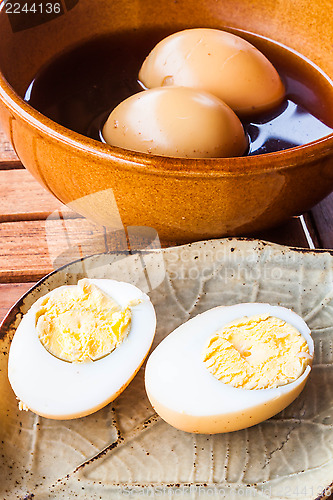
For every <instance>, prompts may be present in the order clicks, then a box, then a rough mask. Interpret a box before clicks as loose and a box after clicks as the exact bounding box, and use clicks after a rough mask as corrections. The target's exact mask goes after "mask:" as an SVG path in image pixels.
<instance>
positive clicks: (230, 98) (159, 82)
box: [139, 28, 285, 115]
mask: <svg viewBox="0 0 333 500" xmlns="http://www.w3.org/2000/svg"><path fill="white" fill-rule="evenodd" d="M139 79H140V81H141V82H142V83H143V85H144V86H145V87H147V88H153V87H160V86H164V85H166V86H167V85H182V86H184V87H192V88H195V89H198V90H205V91H207V92H210V93H211V94H213V95H215V96H217V97H219V98H220V99H222V100H223V101H224V102H226V103H227V104H228V105H229V106H230V107H231V108H232V109H233V110H234V111H235V112H236V113H237V114H241V115H248V114H252V113H258V112H261V111H266V110H269V109H270V108H273V107H274V106H276V105H277V104H279V103H280V102H281V101H282V100H283V98H284V95H285V89H284V85H283V83H282V81H281V79H280V76H279V74H278V72H277V71H276V69H275V68H274V66H273V65H272V64H271V62H270V61H269V60H268V59H267V58H266V57H265V56H264V55H263V54H262V53H261V52H260V51H259V50H258V49H257V48H256V47H254V46H253V45H252V44H250V43H249V42H247V41H246V40H244V39H243V38H241V37H239V36H236V35H233V34H232V33H228V32H226V31H222V30H217V29H210V28H193V29H187V30H183V31H179V32H178V33H174V34H172V35H170V36H168V37H167V38H164V39H163V40H162V41H160V42H159V43H158V44H157V45H156V46H155V47H154V48H153V50H152V51H151V52H150V54H149V55H148V56H147V58H146V59H145V61H144V62H143V64H142V66H141V69H140V72H139Z"/></svg>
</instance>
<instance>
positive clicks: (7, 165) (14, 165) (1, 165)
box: [0, 155, 24, 171]
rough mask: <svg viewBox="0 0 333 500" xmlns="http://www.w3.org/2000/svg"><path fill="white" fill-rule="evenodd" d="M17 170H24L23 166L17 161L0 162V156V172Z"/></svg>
mask: <svg viewBox="0 0 333 500" xmlns="http://www.w3.org/2000/svg"><path fill="white" fill-rule="evenodd" d="M17 169H21V170H23V169H24V166H23V165H22V163H21V162H20V161H19V160H4V161H3V160H1V155H0V171H1V170H17Z"/></svg>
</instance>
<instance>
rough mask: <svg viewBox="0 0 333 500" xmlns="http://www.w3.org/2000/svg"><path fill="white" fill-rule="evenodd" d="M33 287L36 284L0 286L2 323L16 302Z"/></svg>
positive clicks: (0, 319) (0, 316) (0, 315)
mask: <svg viewBox="0 0 333 500" xmlns="http://www.w3.org/2000/svg"><path fill="white" fill-rule="evenodd" d="M33 285H34V283H8V284H7V283H6V284H0V323H1V321H2V320H3V318H4V317H5V316H6V314H7V312H8V311H9V309H10V308H11V307H12V306H13V305H14V304H15V302H16V301H17V300H18V299H19V298H20V297H21V296H22V295H23V294H24V293H25V292H26V291H27V290H29V288H31V287H32V286H33Z"/></svg>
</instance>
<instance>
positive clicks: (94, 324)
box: [8, 279, 156, 419]
mask: <svg viewBox="0 0 333 500" xmlns="http://www.w3.org/2000/svg"><path fill="white" fill-rule="evenodd" d="M155 328H156V316H155V311H154V307H153V305H152V303H151V302H150V299H149V297H148V296H147V295H146V294H145V293H143V292H141V290H139V289H138V288H136V287H135V286H133V285H131V284H129V283H124V282H120V281H114V280H109V279H83V280H80V281H79V282H78V284H77V285H65V286H61V287H59V288H56V289H54V290H52V291H51V292H49V293H47V294H46V295H44V296H43V297H41V298H40V299H38V300H37V302H35V304H33V306H32V307H31V308H30V309H29V311H28V312H27V313H26V314H25V315H24V317H23V318H22V321H21V323H20V324H19V326H18V328H17V330H16V332H15V335H14V337H13V340H12V344H11V348H10V352H9V360H8V377H9V381H10V384H11V386H12V388H13V390H14V393H15V395H16V397H17V398H18V399H19V401H20V408H21V409H30V410H32V411H33V412H35V413H37V414H38V415H41V416H44V417H48V418H54V419H71V418H77V417H83V416H85V415H88V414H90V413H93V412H95V411H97V410H98V409H100V408H102V407H103V406H105V405H107V404H108V403H109V402H110V401H112V400H114V399H115V398H116V397H117V396H118V395H119V394H120V393H121V392H122V391H123V390H124V389H125V388H126V387H127V385H128V384H129V383H130V381H131V380H132V378H133V377H134V375H135V374H136V373H137V371H138V370H139V368H140V366H141V364H142V363H143V361H144V359H145V357H146V356H147V354H148V351H149V349H150V346H151V344H152V341H153V338H154V334H155Z"/></svg>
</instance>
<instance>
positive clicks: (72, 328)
mask: <svg viewBox="0 0 333 500" xmlns="http://www.w3.org/2000/svg"><path fill="white" fill-rule="evenodd" d="M130 325H131V309H130V307H129V306H128V307H126V308H125V309H122V308H121V307H120V306H119V305H118V304H117V303H116V302H115V301H114V300H113V299H112V298H111V297H109V296H108V295H106V294H105V293H104V292H102V290H100V289H99V288H98V287H97V286H95V285H94V284H92V283H90V282H89V281H88V280H85V279H83V280H80V281H79V282H78V284H77V286H69V287H63V288H59V289H58V290H56V291H55V292H54V293H53V294H50V295H49V296H47V297H45V299H44V300H41V302H39V304H38V307H37V311H36V330H37V334H38V337H39V340H40V341H41V343H42V344H43V346H44V347H45V348H46V349H47V350H48V351H49V352H50V353H51V354H53V355H54V356H56V357H57V358H60V359H62V360H64V361H70V362H82V361H89V360H91V361H95V360H97V359H99V358H102V357H103V356H106V355H107V354H110V352H111V351H113V350H114V349H115V348H116V347H117V346H118V345H119V344H120V343H121V342H122V341H123V340H124V339H125V337H126V336H127V334H128V332H129V329H130Z"/></svg>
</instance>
